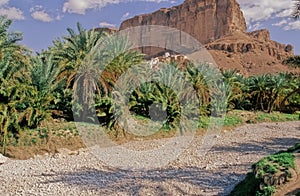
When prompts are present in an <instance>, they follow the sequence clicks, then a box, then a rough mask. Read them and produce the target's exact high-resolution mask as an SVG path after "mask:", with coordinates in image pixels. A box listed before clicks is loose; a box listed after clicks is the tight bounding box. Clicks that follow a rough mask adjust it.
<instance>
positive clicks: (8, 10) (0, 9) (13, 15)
mask: <svg viewBox="0 0 300 196" xmlns="http://www.w3.org/2000/svg"><path fill="white" fill-rule="evenodd" d="M8 3H9V0H0V15H6V16H7V17H8V18H10V19H13V20H24V19H25V17H24V15H23V12H22V11H21V10H20V9H18V8H16V7H10V6H9V5H8Z"/></svg>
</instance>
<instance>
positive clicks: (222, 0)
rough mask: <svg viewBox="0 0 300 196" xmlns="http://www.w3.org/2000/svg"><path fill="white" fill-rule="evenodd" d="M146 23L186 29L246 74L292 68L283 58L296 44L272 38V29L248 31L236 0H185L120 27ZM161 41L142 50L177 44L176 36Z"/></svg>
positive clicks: (152, 53)
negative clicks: (158, 44)
mask: <svg viewBox="0 0 300 196" xmlns="http://www.w3.org/2000/svg"><path fill="white" fill-rule="evenodd" d="M144 25H162V26H167V27H172V28H176V29H179V30H181V31H184V32H186V33H187V34H189V35H191V36H193V37H194V38H195V39H196V40H198V41H199V42H200V43H202V44H205V47H206V48H207V49H208V51H209V52H210V53H211V55H212V57H213V58H214V60H215V61H216V63H217V65H218V66H219V67H221V68H225V69H227V68H235V69H238V70H240V72H241V73H243V74H245V75H253V74H261V73H266V72H269V73H275V72H279V71H290V69H289V68H288V67H287V66H285V65H282V61H283V60H284V59H285V58H286V57H288V56H292V55H293V47H292V46H291V45H285V44H280V43H278V42H275V41H272V40H271V39H270V32H269V31H268V30H259V31H254V32H246V22H245V19H244V16H243V13H242V12H241V9H240V6H239V4H238V3H237V2H236V0H185V1H184V3H183V4H181V5H179V6H174V7H172V8H168V9H167V8H162V9H160V10H158V11H156V12H154V13H151V14H144V15H140V16H135V17H134V18H131V19H128V20H126V21H124V22H123V23H122V24H121V26H120V30H123V29H126V28H130V27H135V26H144ZM149 32H150V29H149ZM177 40H178V39H177ZM180 40H181V37H180ZM175 41H176V40H175ZM159 42H165V43H160V44H161V46H162V47H161V48H154V47H144V48H141V50H142V52H144V53H146V54H147V55H149V56H152V57H153V56H155V55H160V54H163V51H164V50H165V49H166V48H167V47H163V46H164V45H167V44H170V43H171V44H173V45H174V44H176V43H172V42H174V39H170V40H161V41H159Z"/></svg>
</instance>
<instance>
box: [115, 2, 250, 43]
mask: <svg viewBox="0 0 300 196" xmlns="http://www.w3.org/2000/svg"><path fill="white" fill-rule="evenodd" d="M140 25H162V26H168V27H172V28H176V29H179V30H181V31H184V32H186V33H188V34H189V35H191V36H193V37H194V38H196V39H197V40H199V41H200V42H201V43H202V44H205V43H208V42H210V41H213V40H215V39H218V38H220V37H222V36H224V35H227V34H229V33H231V32H235V31H241V32H246V22H245V19H244V17H243V13H242V12H241V10H240V7H239V4H238V3H237V2H236V1H235V0H185V1H184V3H183V4H181V5H179V6H174V7H172V8H162V9H160V10H158V11H156V12H154V13H152V14H144V15H140V16H135V17H134V18H131V19H128V20H126V21H124V22H123V23H122V24H121V26H120V30H123V29H126V28H128V27H134V26H140Z"/></svg>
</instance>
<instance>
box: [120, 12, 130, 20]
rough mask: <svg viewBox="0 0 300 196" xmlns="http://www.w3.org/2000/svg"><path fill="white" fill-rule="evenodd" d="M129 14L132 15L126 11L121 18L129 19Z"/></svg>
mask: <svg viewBox="0 0 300 196" xmlns="http://www.w3.org/2000/svg"><path fill="white" fill-rule="evenodd" d="M129 15H130V13H129V12H126V13H125V14H124V15H123V16H122V18H121V20H125V19H127V18H128V16H129Z"/></svg>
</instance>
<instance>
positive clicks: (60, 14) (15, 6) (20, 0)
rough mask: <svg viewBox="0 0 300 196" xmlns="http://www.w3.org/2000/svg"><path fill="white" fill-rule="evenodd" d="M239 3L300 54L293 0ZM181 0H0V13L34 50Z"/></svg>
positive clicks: (252, 21)
mask: <svg viewBox="0 0 300 196" xmlns="http://www.w3.org/2000/svg"><path fill="white" fill-rule="evenodd" d="M237 1H238V2H239V3H240V4H241V8H242V10H243V12H244V15H245V18H246V21H247V25H248V29H249V31H250V30H256V29H261V28H268V29H269V30H270V31H271V37H272V39H274V40H275V41H279V42H281V43H285V44H292V45H294V47H295V53H296V54H300V39H299V33H300V20H299V21H296V20H293V19H291V18H290V17H289V16H290V14H291V10H292V8H293V1H292V0H252V1H249V0H237ZM182 2H183V0H48V1H41V0H0V15H8V16H9V18H11V19H14V23H13V25H12V28H11V30H18V31H21V32H23V35H24V40H23V41H22V43H23V44H25V45H26V46H28V47H30V48H32V49H33V50H34V51H40V50H41V49H46V48H47V47H48V46H50V45H51V44H52V41H53V40H54V38H56V37H61V36H62V35H66V34H67V31H66V28H68V27H71V28H75V27H76V22H80V23H81V24H82V25H83V27H84V28H86V29H90V28H93V27H100V26H102V27H105V26H107V27H119V25H120V23H121V21H122V20H124V19H127V18H130V17H133V16H135V15H138V14H142V13H149V12H152V11H155V10H157V9H159V8H162V7H171V6H174V5H178V4H180V3H182Z"/></svg>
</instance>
